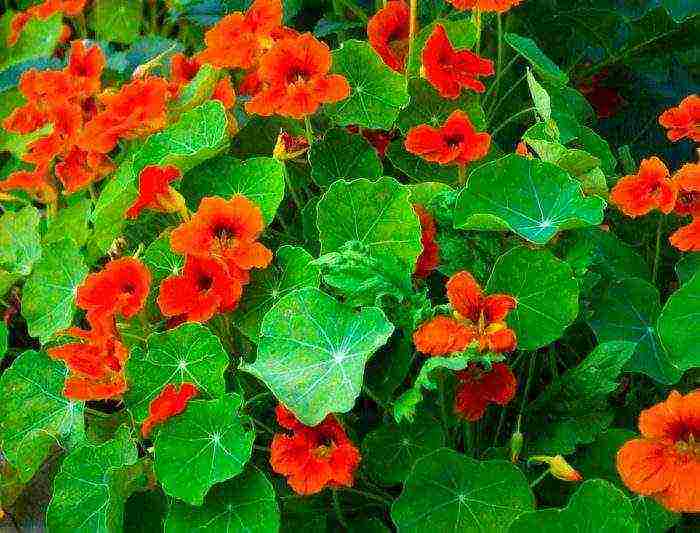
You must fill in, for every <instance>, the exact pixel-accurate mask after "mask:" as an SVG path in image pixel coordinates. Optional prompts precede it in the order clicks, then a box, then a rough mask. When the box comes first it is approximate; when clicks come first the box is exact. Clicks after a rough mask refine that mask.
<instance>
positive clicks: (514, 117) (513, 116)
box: [491, 107, 535, 137]
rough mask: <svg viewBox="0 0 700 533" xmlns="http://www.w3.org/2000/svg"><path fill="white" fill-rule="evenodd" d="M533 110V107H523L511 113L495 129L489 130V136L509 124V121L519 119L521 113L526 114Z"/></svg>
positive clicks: (492, 135) (493, 135) (494, 134)
mask: <svg viewBox="0 0 700 533" xmlns="http://www.w3.org/2000/svg"><path fill="white" fill-rule="evenodd" d="M534 110H535V108H534V107H528V108H527V109H523V110H522V111H518V112H517V113H515V114H514V115H511V116H510V117H508V118H507V119H506V120H504V121H503V122H501V124H500V125H499V126H498V127H497V128H496V129H495V130H493V131H492V132H491V137H495V136H496V134H497V133H498V132H499V131H501V130H502V129H503V128H505V127H506V126H507V125H508V124H510V123H511V122H514V121H515V120H517V119H519V118H520V117H522V116H523V115H527V114H528V113H531V112H532V111H534Z"/></svg>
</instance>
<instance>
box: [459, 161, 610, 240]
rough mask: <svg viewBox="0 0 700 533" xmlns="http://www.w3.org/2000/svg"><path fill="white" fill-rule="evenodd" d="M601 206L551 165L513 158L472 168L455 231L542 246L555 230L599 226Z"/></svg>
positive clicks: (461, 200) (461, 198) (461, 196)
mask: <svg viewBox="0 0 700 533" xmlns="http://www.w3.org/2000/svg"><path fill="white" fill-rule="evenodd" d="M604 207H605V202H604V201H603V200H602V199H601V198H599V197H597V196H594V197H588V198H587V197H584V196H583V192H582V191H581V184H580V183H579V182H578V181H576V180H574V179H572V178H571V177H570V176H569V174H568V173H567V172H565V171H564V170H562V169H561V168H559V167H557V166H556V165H553V164H551V163H546V162H544V161H538V160H536V159H528V158H526V157H521V156H519V155H516V154H511V155H508V156H506V157H504V158H502V159H498V160H496V161H492V162H491V163H487V164H485V165H482V166H480V167H478V168H477V169H476V170H474V172H472V173H471V174H470V176H469V182H468V185H467V187H465V188H464V189H463V190H462V192H461V194H460V195H459V197H458V198H457V205H456V207H455V228H461V229H469V230H512V231H514V232H516V233H517V234H518V235H520V236H521V237H523V238H525V239H527V240H528V241H531V242H534V243H536V244H546V243H547V242H548V241H549V240H550V239H551V238H552V237H554V235H556V233H557V232H558V231H560V230H565V229H573V228H581V227H585V226H592V225H597V224H600V223H601V222H602V221H603V209H604Z"/></svg>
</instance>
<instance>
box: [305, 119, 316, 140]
mask: <svg viewBox="0 0 700 533" xmlns="http://www.w3.org/2000/svg"><path fill="white" fill-rule="evenodd" d="M304 130H305V131H306V140H307V141H309V146H311V145H312V144H313V143H314V127H313V126H312V125H311V118H310V117H309V116H308V115H307V116H305V117H304Z"/></svg>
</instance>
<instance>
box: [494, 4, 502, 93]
mask: <svg viewBox="0 0 700 533" xmlns="http://www.w3.org/2000/svg"><path fill="white" fill-rule="evenodd" d="M496 27H497V31H498V52H497V59H496V80H495V81H494V82H493V84H494V86H495V87H496V88H495V89H494V96H495V95H497V94H498V89H499V86H500V84H501V77H502V76H503V17H502V16H501V14H500V13H498V15H497V16H496Z"/></svg>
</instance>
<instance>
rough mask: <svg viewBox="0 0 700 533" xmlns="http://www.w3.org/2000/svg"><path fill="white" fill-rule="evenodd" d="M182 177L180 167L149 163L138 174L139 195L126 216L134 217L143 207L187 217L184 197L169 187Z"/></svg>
mask: <svg viewBox="0 0 700 533" xmlns="http://www.w3.org/2000/svg"><path fill="white" fill-rule="evenodd" d="M181 177H182V173H181V172H180V169H179V168H177V167H175V166H172V165H167V166H165V167H159V166H156V165H150V166H147V167H146V168H144V169H143V170H142V171H141V173H140V174H139V195H138V197H137V198H136V200H134V203H133V204H131V207H129V209H128V210H127V212H126V218H136V217H138V216H139V214H140V213H141V211H143V210H144V209H151V210H153V211H161V212H163V213H180V214H181V215H183V218H187V216H188V214H187V206H186V205H185V199H184V198H183V197H182V195H180V193H179V192H177V191H176V190H175V189H173V188H172V187H171V185H170V184H171V183H172V182H173V181H176V180H179V179H180V178H181Z"/></svg>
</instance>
